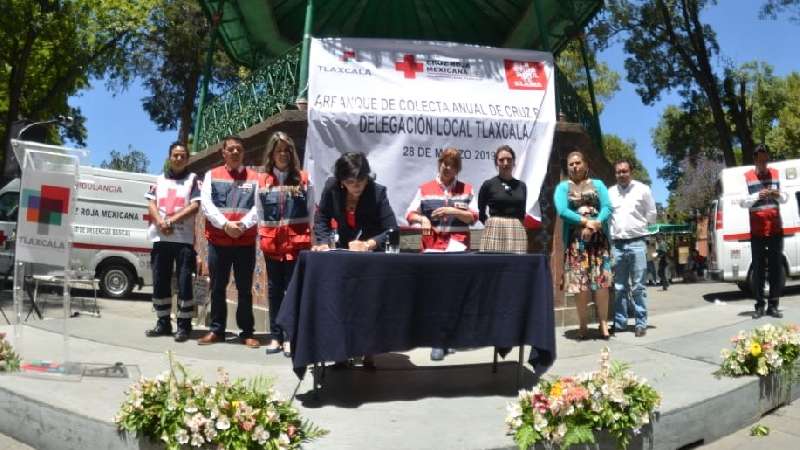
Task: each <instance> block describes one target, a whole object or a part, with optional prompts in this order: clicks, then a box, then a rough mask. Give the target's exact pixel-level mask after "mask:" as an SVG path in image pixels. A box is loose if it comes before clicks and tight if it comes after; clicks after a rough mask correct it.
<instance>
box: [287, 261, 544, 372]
mask: <svg viewBox="0 0 800 450" xmlns="http://www.w3.org/2000/svg"><path fill="white" fill-rule="evenodd" d="M278 324H279V325H280V326H281V327H283V329H284V330H285V331H286V333H287V334H288V336H289V339H290V340H291V343H292V350H293V356H292V362H293V366H294V369H295V372H296V373H297V375H298V376H299V377H301V378H302V377H303V374H304V373H305V369H306V367H307V366H308V365H310V364H314V363H317V362H325V361H342V360H346V359H347V358H349V357H353V356H358V355H370V354H377V353H385V352H390V351H406V350H410V349H412V348H415V347H481V346H497V347H513V346H517V345H522V344H526V345H530V346H532V347H533V349H532V351H531V354H530V357H529V359H528V361H529V362H530V363H531V364H532V365H533V367H534V369H535V370H536V372H537V373H542V372H544V371H545V370H546V369H547V368H548V367H549V366H550V365H552V363H553V361H554V359H555V356H556V344H555V324H554V312H553V287H552V278H551V276H550V269H549V267H548V264H547V259H546V258H545V257H544V256H542V255H500V254H478V253H463V254H442V253H439V254H430V253H429V254H383V253H354V252H345V251H335V252H316V253H314V252H303V253H301V254H300V258H299V260H298V262H297V265H296V268H295V272H294V275H293V276H292V280H291V282H290V283H289V288H288V290H287V291H286V297H285V298H284V301H283V305H282V306H281V309H280V311H279V313H278Z"/></svg>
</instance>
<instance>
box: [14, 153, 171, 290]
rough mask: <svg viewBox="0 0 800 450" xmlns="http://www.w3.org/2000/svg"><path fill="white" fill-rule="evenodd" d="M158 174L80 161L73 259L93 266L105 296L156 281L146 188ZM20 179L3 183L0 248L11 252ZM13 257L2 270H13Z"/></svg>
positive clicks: (76, 263) (82, 265)
mask: <svg viewBox="0 0 800 450" xmlns="http://www.w3.org/2000/svg"><path fill="white" fill-rule="evenodd" d="M155 182H156V175H150V174H141V173H131V172H122V171H118V170H108V169H99V168H95V167H88V166H81V168H80V181H79V182H78V191H77V197H78V201H77V203H76V205H75V216H74V223H73V225H72V230H73V244H72V254H71V259H72V261H73V265H74V266H77V268H82V269H84V270H92V271H94V273H95V276H96V277H97V278H98V279H99V280H100V290H101V291H102V294H103V295H104V296H106V297H111V298H123V297H127V296H128V295H129V294H130V293H131V290H133V287H134V286H136V285H138V286H139V288H140V289H141V287H142V286H144V285H151V284H152V273H151V270H150V252H151V250H152V248H153V246H152V243H151V242H150V240H149V239H148V237H147V227H148V225H149V214H148V211H147V201H146V200H145V197H144V195H145V193H147V191H148V189H149V188H150V186H151V185H153V184H155ZM19 186H20V180H19V179H18V178H17V179H14V180H11V181H10V182H9V183H8V184H7V185H6V186H4V187H3V188H2V189H0V249H3V248H4V249H5V250H6V251H5V252H3V253H5V254H6V255H10V254H11V252H10V250H11V245H12V242H11V239H12V238H11V236H13V235H14V234H15V231H16V227H17V211H18V206H19ZM12 264H13V258H11V257H4V258H0V274H9V273H10V271H11V265H12Z"/></svg>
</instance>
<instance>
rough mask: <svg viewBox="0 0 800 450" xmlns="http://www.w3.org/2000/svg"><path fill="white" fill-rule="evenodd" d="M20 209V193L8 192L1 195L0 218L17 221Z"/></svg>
mask: <svg viewBox="0 0 800 450" xmlns="http://www.w3.org/2000/svg"><path fill="white" fill-rule="evenodd" d="M18 210H19V193H18V192H6V193H5V194H3V195H0V220H6V221H10V222H16V220H17V211H18Z"/></svg>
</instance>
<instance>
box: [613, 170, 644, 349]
mask: <svg viewBox="0 0 800 450" xmlns="http://www.w3.org/2000/svg"><path fill="white" fill-rule="evenodd" d="M632 171H633V163H632V162H631V161H629V160H625V159H622V160H619V161H617V162H616V163H614V175H615V176H616V179H617V184H616V185H614V186H612V187H611V188H610V189H609V190H608V195H609V198H610V200H611V208H612V212H611V220H610V221H609V223H610V225H611V239H612V249H611V250H612V255H613V257H614V294H615V295H614V328H613V330H614V331H615V332H616V331H625V329H626V328H627V327H628V298H629V297H631V298H633V305H634V309H635V314H634V317H635V318H636V328H635V331H636V337H642V336H644V335H645V334H647V288H646V287H645V281H646V279H647V240H646V239H647V237H648V236H649V233H648V231H647V226H648V225H650V224H652V223H655V221H656V203H655V200H653V194H652V192H651V191H650V187H649V186H647V185H646V184H644V183H641V182H639V181H636V180H634V179H632V178H631V172H632Z"/></svg>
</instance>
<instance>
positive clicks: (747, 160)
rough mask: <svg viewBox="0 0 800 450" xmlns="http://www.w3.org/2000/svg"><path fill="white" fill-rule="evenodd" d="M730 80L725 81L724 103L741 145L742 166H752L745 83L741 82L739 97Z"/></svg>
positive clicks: (751, 134)
mask: <svg viewBox="0 0 800 450" xmlns="http://www.w3.org/2000/svg"><path fill="white" fill-rule="evenodd" d="M733 83H734V81H733V79H731V78H726V79H725V103H726V106H727V107H728V110H729V111H730V114H731V117H732V118H733V124H734V129H735V131H736V137H737V138H739V143H741V145H742V164H744V165H750V164H753V149H755V142H753V127H752V125H751V124H750V120H749V118H750V113H751V111H749V110H748V109H747V95H746V94H747V89H746V85H745V81H744V80H742V82H741V84H740V85H739V86H740V90H739V95H736V88H735V86H734V85H733Z"/></svg>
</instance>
